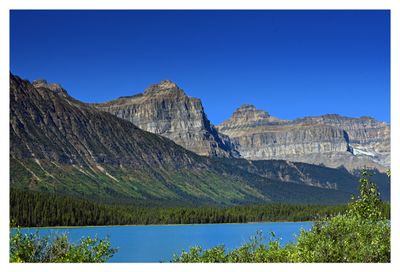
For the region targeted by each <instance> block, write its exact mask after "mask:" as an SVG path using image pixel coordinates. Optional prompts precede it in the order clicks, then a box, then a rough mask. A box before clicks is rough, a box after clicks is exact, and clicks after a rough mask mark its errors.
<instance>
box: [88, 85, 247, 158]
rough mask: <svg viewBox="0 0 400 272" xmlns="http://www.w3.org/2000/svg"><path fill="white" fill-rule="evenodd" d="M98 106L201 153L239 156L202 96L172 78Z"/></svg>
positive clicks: (97, 105)
mask: <svg viewBox="0 0 400 272" xmlns="http://www.w3.org/2000/svg"><path fill="white" fill-rule="evenodd" d="M95 106H96V107H97V108H98V109H100V110H103V111H107V112H109V113H111V114H114V115H116V116H118V117H119V118H122V119H125V120H128V121H130V122H131V123H133V124H135V125H136V126H138V127H139V128H141V129H143V130H146V131H148V132H152V133H156V134H159V135H162V136H164V137H167V138H169V139H171V140H173V141H174V142H175V143H177V144H179V145H181V146H183V147H184V148H186V149H188V150H190V151H193V152H195V153H197V154H199V155H206V156H217V157H238V156H239V155H238V154H237V151H236V150H235V149H234V147H233V145H232V143H231V142H230V140H229V138H228V137H226V136H224V135H220V134H219V133H218V131H217V130H216V129H215V127H214V126H213V125H212V124H211V123H210V120H208V118H207V115H206V113H205V112H204V108H203V105H202V103H201V101H200V99H198V98H194V97H190V96H188V95H186V94H185V93H184V91H183V90H182V89H181V88H179V87H178V85H177V84H176V83H174V82H172V81H171V80H163V81H161V82H160V83H158V84H153V85H151V86H150V87H148V88H147V89H146V90H145V91H144V93H143V94H140V95H135V96H131V97H127V98H120V99H117V100H113V101H109V102H105V103H99V104H96V105H95Z"/></svg>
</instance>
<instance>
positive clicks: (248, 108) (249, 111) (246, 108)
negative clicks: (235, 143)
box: [233, 104, 270, 119]
mask: <svg viewBox="0 0 400 272" xmlns="http://www.w3.org/2000/svg"><path fill="white" fill-rule="evenodd" d="M233 115H239V116H246V117H253V116H257V117H258V118H261V119H262V118H268V117H269V116H270V115H269V113H268V112H266V111H263V110H259V109H257V108H256V106H254V105H252V104H243V105H241V106H240V107H239V108H238V109H237V110H236V111H235V112H234V113H233Z"/></svg>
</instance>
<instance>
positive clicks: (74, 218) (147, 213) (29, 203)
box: [10, 189, 390, 227]
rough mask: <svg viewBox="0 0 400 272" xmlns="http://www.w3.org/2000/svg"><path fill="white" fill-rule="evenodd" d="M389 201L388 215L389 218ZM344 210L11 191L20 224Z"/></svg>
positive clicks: (287, 217)
mask: <svg viewBox="0 0 400 272" xmlns="http://www.w3.org/2000/svg"><path fill="white" fill-rule="evenodd" d="M389 209H390V207H389V204H387V205H385V214H386V216H387V217H389ZM344 210H345V206H344V205H335V206H324V205H304V204H301V205H300V204H299V205H296V204H266V205H251V206H233V207H189V208H188V207H166V208H159V207H158V208H150V207H133V206H128V205H120V204H118V205H117V204H115V205H113V204H98V203H96V202H92V201H88V200H83V199H78V198H72V197H67V196H60V195H55V194H50V193H40V192H27V191H21V190H15V189H12V190H11V192H10V219H11V220H12V221H13V222H15V223H16V224H17V225H18V226H23V227H44V226H96V225H130V224H132V225H133V224H138V225H147V224H197V223H245V222H260V221H311V220H316V219H318V218H322V217H325V216H327V215H336V214H338V213H342V212H343V211H344Z"/></svg>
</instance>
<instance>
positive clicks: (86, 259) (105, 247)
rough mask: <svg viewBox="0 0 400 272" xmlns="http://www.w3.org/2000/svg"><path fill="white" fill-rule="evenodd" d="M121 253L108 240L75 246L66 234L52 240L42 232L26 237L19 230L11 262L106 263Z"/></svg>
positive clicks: (88, 240) (12, 244)
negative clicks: (42, 235)
mask: <svg viewBox="0 0 400 272" xmlns="http://www.w3.org/2000/svg"><path fill="white" fill-rule="evenodd" d="M116 252H117V250H116V249H114V248H111V244H110V242H109V240H108V239H104V240H99V239H98V238H97V237H96V238H91V237H86V238H82V239H81V240H80V241H79V243H78V244H72V243H71V242H70V241H69V240H68V237H67V235H66V234H63V235H60V236H56V237H54V238H53V239H51V238H50V237H49V236H45V237H41V236H39V235H38V233H37V232H36V233H30V234H23V233H22V232H21V230H20V229H19V228H17V230H16V232H15V234H13V235H11V237H10V262H17V263H22V262H27V263H102V262H105V261H107V260H108V259H109V258H111V257H112V256H113V255H114V254H115V253H116Z"/></svg>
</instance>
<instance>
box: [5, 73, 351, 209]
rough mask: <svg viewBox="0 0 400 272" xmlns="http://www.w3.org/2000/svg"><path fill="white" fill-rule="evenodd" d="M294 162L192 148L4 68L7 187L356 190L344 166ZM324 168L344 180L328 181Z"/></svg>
mask: <svg viewBox="0 0 400 272" xmlns="http://www.w3.org/2000/svg"><path fill="white" fill-rule="evenodd" d="M254 164H256V165H258V166H257V167H256V168H254ZM252 165H253V166H252ZM307 167H309V168H310V169H314V166H312V165H309V166H307ZM296 168H297V170H296ZM277 169H283V170H282V171H283V172H280V171H278V170H277ZM298 169H300V168H299V166H298V165H296V164H294V165H290V164H287V163H286V162H283V161H278V162H275V163H273V162H265V163H261V164H260V165H259V163H258V162H251V161H247V160H238V159H234V158H226V159H225V160H223V161H221V159H219V158H215V159H213V157H205V156H199V155H197V154H195V153H193V152H191V151H188V150H186V149H184V148H183V147H181V146H179V145H177V144H175V143H174V142H173V141H171V140H169V139H167V138H165V137H162V136H159V135H157V134H153V133H150V132H146V131H143V130H141V129H140V128H138V127H136V126H135V125H134V124H132V123H131V122H129V121H126V120H123V119H121V118H118V117H116V116H114V115H112V114H110V113H107V112H104V111H101V110H98V109H97V108H96V107H94V106H93V105H88V104H85V103H82V102H80V101H78V100H75V99H74V98H72V97H70V96H69V95H68V94H67V93H64V92H57V91H53V90H51V89H49V88H47V87H46V86H41V87H37V88H36V87H35V86H33V85H32V84H31V83H30V82H28V81H25V80H22V79H20V78H19V77H16V76H13V75H12V74H11V75H10V186H11V187H12V188H17V189H22V190H32V191H45V192H53V193H57V194H64V195H71V196H79V197H84V198H88V199H96V200H98V201H100V200H101V201H103V202H104V201H108V202H124V203H136V204H140V203H141V204H146V205H238V204H251V203H268V202H291V203H331V204H332V203H341V202H346V201H348V199H349V197H350V195H351V194H352V193H353V192H355V191H356V190H357V186H358V182H357V177H355V176H354V175H351V174H350V173H348V172H344V171H341V170H337V169H327V168H323V167H322V168H318V169H319V170H318V172H319V173H320V174H321V175H322V176H321V177H319V178H317V179H313V180H310V179H307V178H304V177H306V174H305V173H306V172H304V175H303V174H299V173H303V170H300V172H299V170H298ZM315 169H316V168H315ZM304 171H305V170H304ZM310 171H311V170H310ZM313 171H316V170H313ZM332 171H333V173H335V176H336V177H342V180H345V181H347V183H348V184H349V186H348V187H342V188H339V187H340V186H339V185H338V186H339V187H337V188H334V187H332V185H331V184H333V183H335V181H334V179H332V177H330V176H331V175H332ZM266 173H268V174H266ZM280 173H281V174H280ZM283 173H284V174H283ZM328 173H329V174H328ZM280 176H282V177H283V178H281V177H280ZM300 176H301V178H300ZM326 181H330V184H328V183H326ZM336 183H337V182H336Z"/></svg>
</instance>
